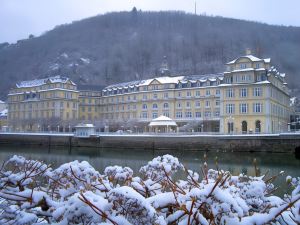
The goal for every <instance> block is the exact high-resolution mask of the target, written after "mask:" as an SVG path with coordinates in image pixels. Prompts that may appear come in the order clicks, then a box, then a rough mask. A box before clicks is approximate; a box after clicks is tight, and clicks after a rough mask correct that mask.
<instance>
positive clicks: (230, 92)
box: [226, 88, 234, 98]
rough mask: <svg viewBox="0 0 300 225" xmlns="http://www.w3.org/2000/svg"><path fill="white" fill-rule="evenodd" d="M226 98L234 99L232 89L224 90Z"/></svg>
mask: <svg viewBox="0 0 300 225" xmlns="http://www.w3.org/2000/svg"><path fill="white" fill-rule="evenodd" d="M226 97H227V98H233V97H234V90H233V89H232V88H229V89H226Z"/></svg>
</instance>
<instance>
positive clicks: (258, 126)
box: [255, 120, 261, 133]
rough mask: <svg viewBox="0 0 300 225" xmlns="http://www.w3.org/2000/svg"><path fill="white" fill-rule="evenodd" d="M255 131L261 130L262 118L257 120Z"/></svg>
mask: <svg viewBox="0 0 300 225" xmlns="http://www.w3.org/2000/svg"><path fill="white" fill-rule="evenodd" d="M255 132H256V133H260V132H261V122H260V120H256V121H255Z"/></svg>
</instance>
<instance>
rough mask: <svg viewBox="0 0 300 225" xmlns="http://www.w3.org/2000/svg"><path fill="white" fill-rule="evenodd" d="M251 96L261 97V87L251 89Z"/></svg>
mask: <svg viewBox="0 0 300 225" xmlns="http://www.w3.org/2000/svg"><path fill="white" fill-rule="evenodd" d="M253 96H255V97H259V96H262V89H261V87H256V88H253Z"/></svg>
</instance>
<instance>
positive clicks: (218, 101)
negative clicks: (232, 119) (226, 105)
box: [216, 99, 220, 107]
mask: <svg viewBox="0 0 300 225" xmlns="http://www.w3.org/2000/svg"><path fill="white" fill-rule="evenodd" d="M216 106H217V107H219V106H220V100H219V99H217V100H216Z"/></svg>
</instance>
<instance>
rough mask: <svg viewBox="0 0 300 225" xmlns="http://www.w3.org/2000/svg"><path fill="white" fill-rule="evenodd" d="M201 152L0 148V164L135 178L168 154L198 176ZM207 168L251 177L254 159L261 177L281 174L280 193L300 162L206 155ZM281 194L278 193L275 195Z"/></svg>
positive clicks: (272, 156) (271, 156)
mask: <svg viewBox="0 0 300 225" xmlns="http://www.w3.org/2000/svg"><path fill="white" fill-rule="evenodd" d="M204 153H205V152H202V151H197V152H193V151H178V150H176V151H162V150H159V151H150V150H140V151H139V150H124V149H92V148H73V149H72V151H71V152H69V150H68V149H66V148H51V149H48V148H45V147H40V148H38V147H4V146H0V163H1V164H2V163H3V162H4V161H5V160H7V159H8V158H10V157H11V156H13V155H22V156H24V157H26V158H30V159H39V160H43V161H44V162H46V163H50V164H52V167H53V168H56V167H57V166H59V165H61V164H63V163H65V162H70V161H73V160H79V161H83V160H85V161H88V162H89V163H90V164H91V165H92V166H94V167H95V168H96V169H97V170H98V171H99V172H100V173H103V170H104V169H105V167H107V166H112V165H119V166H128V167H130V168H132V169H133V171H135V173H136V175H138V171H139V168H140V167H141V166H143V165H146V164H147V162H148V161H150V160H151V159H153V158H154V157H156V156H158V155H164V154H171V155H173V156H176V157H178V158H179V160H180V161H181V162H182V163H183V164H184V165H185V166H186V167H187V168H188V169H191V170H194V171H197V172H199V171H200V170H199V169H200V166H201V165H202V164H203V162H204V159H203V156H204ZM206 154H207V160H206V161H207V163H208V167H209V168H212V169H215V168H216V165H215V159H216V157H217V158H218V160H217V161H218V166H219V168H220V169H223V170H228V171H230V172H231V173H232V174H233V175H238V174H240V173H245V174H248V175H254V174H255V170H254V166H253V160H254V159H256V161H257V166H258V168H259V169H260V171H261V174H264V173H266V171H268V170H269V173H268V175H269V176H271V175H276V174H278V173H279V172H280V171H284V172H285V173H284V175H283V176H281V177H279V179H278V180H277V181H276V183H275V184H281V188H280V190H281V191H280V192H284V190H285V187H286V186H285V182H284V180H285V177H286V176H287V175H290V176H292V177H296V176H300V160H299V159H296V157H295V155H294V154H292V153H269V152H264V153H262V152H253V153H250V152H207V153H206ZM279 194H281V193H279Z"/></svg>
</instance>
